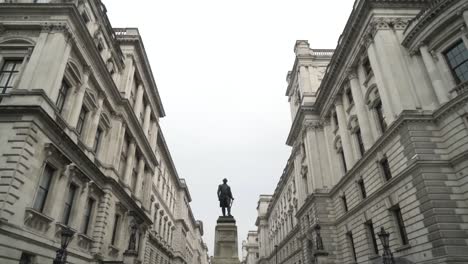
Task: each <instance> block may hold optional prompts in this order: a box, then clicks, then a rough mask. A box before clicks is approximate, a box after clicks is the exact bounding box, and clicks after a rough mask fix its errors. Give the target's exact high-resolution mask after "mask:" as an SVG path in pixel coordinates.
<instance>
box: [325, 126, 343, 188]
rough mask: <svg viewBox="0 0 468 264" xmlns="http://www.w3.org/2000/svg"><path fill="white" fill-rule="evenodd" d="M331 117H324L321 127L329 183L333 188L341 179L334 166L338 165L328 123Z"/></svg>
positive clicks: (331, 129)
mask: <svg viewBox="0 0 468 264" xmlns="http://www.w3.org/2000/svg"><path fill="white" fill-rule="evenodd" d="M330 119H331V117H326V120H325V122H324V127H323V133H324V138H325V144H326V145H325V146H326V151H327V152H326V155H327V158H328V164H329V171H330V172H331V173H330V174H331V175H330V177H331V179H330V181H331V186H334V185H335V184H336V183H338V181H339V179H340V178H341V176H342V175H341V172H340V171H339V168H338V166H335V164H338V160H337V159H336V154H335V146H334V145H333V143H334V142H333V139H334V134H333V132H332V131H333V128H332V125H331V121H330Z"/></svg>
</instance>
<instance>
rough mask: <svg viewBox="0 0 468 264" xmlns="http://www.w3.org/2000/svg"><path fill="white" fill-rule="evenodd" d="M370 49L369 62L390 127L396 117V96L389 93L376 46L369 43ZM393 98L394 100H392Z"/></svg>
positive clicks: (368, 51)
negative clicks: (394, 103)
mask: <svg viewBox="0 0 468 264" xmlns="http://www.w3.org/2000/svg"><path fill="white" fill-rule="evenodd" d="M368 44H369V47H368V48H367V53H368V55H369V62H370V64H371V67H372V70H373V72H374V77H375V82H376V84H377V89H378V91H379V95H380V100H381V101H382V106H383V112H384V115H385V121H386V123H387V124H388V125H390V124H391V123H392V122H393V120H395V116H396V112H395V110H396V109H399V108H398V107H395V106H394V105H393V98H397V96H396V95H394V96H392V95H391V94H390V91H388V89H387V87H386V86H385V83H384V81H383V78H382V70H381V69H380V65H379V62H378V60H377V54H376V51H375V45H374V43H372V42H369V43H368ZM392 97H393V98H392Z"/></svg>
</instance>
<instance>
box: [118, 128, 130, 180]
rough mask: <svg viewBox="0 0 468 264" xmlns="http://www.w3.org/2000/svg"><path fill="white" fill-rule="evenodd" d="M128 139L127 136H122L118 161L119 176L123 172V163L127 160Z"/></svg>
mask: <svg viewBox="0 0 468 264" xmlns="http://www.w3.org/2000/svg"><path fill="white" fill-rule="evenodd" d="M128 145H129V141H128V137H127V136H124V139H123V142H122V149H121V152H120V163H119V174H120V176H121V177H123V175H124V173H125V165H126V162H127V149H128Z"/></svg>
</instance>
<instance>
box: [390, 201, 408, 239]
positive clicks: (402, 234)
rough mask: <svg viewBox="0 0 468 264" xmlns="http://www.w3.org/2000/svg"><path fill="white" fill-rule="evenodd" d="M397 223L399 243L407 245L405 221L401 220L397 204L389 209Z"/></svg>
mask: <svg viewBox="0 0 468 264" xmlns="http://www.w3.org/2000/svg"><path fill="white" fill-rule="evenodd" d="M391 210H392V212H393V214H394V216H395V219H396V223H397V227H398V233H399V234H400V239H401V243H402V244H403V245H408V243H409V241H408V235H407V233H406V228H405V223H404V222H403V216H402V215H401V210H400V207H399V206H396V207H395V208H393V209H391Z"/></svg>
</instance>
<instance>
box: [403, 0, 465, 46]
mask: <svg viewBox="0 0 468 264" xmlns="http://www.w3.org/2000/svg"><path fill="white" fill-rule="evenodd" d="M459 2H461V1H460V0H434V1H432V2H428V4H427V5H426V8H425V9H423V10H421V12H420V13H419V14H418V15H417V16H416V17H414V18H413V19H412V20H411V21H410V23H409V25H408V27H407V28H406V30H405V35H406V36H405V38H404V39H403V41H402V45H403V46H404V47H406V48H410V46H412V42H413V41H414V40H415V39H417V37H418V36H419V35H420V34H421V33H422V32H423V31H424V29H426V28H427V27H428V26H429V24H430V23H431V22H433V21H434V20H435V19H436V18H437V17H439V15H440V14H441V13H443V12H445V11H446V10H448V9H449V8H450V7H451V6H453V5H455V4H456V3H459ZM465 8H467V6H465Z"/></svg>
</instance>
